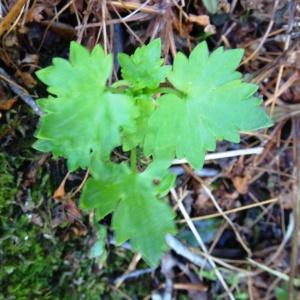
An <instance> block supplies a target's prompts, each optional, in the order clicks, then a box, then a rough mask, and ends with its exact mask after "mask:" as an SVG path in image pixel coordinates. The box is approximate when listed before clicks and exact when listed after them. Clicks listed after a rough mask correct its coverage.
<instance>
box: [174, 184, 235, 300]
mask: <svg viewBox="0 0 300 300" xmlns="http://www.w3.org/2000/svg"><path fill="white" fill-rule="evenodd" d="M171 195H172V197H173V199H174V200H175V201H176V203H177V204H178V207H179V209H180V211H181V213H182V215H183V217H184V219H185V220H186V223H187V225H188V226H189V228H190V229H191V231H192V233H193V235H194V237H195V238H196V240H197V242H198V244H199V246H200V247H201V249H202V251H203V252H204V253H205V254H206V257H207V260H208V262H209V263H210V265H211V266H212V268H213V270H214V271H215V274H216V276H217V277H218V279H219V281H220V283H221V284H222V286H223V288H224V290H225V291H226V293H227V294H228V296H229V298H230V299H231V300H235V298H234V296H233V294H232V292H231V291H230V289H229V287H228V285H227V283H226V281H225V280H224V278H223V275H222V274H221V272H220V271H219V269H218V268H217V266H216V264H215V262H214V261H213V260H212V258H211V256H210V255H209V253H208V250H207V248H206V246H205V244H204V242H203V240H202V238H201V236H200V235H199V233H198V231H197V229H196V227H195V225H194V224H193V222H192V221H191V219H190V216H189V215H188V213H187V211H186V210H185V207H184V205H183V204H182V202H181V201H180V199H178V196H177V193H176V192H175V190H174V189H171Z"/></svg>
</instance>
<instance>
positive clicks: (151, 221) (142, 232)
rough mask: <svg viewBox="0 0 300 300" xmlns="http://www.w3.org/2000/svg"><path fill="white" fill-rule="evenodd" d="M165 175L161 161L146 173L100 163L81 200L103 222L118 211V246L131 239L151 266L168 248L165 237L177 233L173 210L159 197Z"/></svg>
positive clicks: (115, 219) (83, 205)
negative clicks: (160, 186)
mask: <svg viewBox="0 0 300 300" xmlns="http://www.w3.org/2000/svg"><path fill="white" fill-rule="evenodd" d="M104 170H105V172H106V175H104V174H103V171H104ZM108 170H109V171H108ZM162 171H163V172H162ZM107 173H109V174H107ZM102 174H103V175H104V177H103V176H102ZM165 174H166V175H167V171H166V168H165V164H164V163H160V162H158V163H153V164H151V165H150V166H149V167H148V168H147V169H146V170H145V171H144V172H143V173H133V172H132V171H131V170H129V168H128V167H126V165H125V164H120V165H113V164H110V166H104V165H101V163H98V166H97V167H96V168H94V169H93V170H92V175H93V177H92V178H90V179H89V180H88V182H87V183H86V185H85V187H84V190H83V193H82V196H81V199H80V204H81V208H83V209H95V211H96V214H97V217H98V218H100V219H101V218H103V217H105V216H106V215H107V214H109V213H111V212H112V211H114V213H113V220H112V227H113V229H114V230H115V234H116V241H117V243H118V244H122V243H124V242H125V241H127V240H130V241H131V244H132V247H133V249H134V250H135V251H139V252H141V253H142V255H143V257H144V259H145V260H146V261H147V262H148V263H149V265H151V266H155V265H156V264H157V263H158V260H159V258H160V256H161V253H162V251H164V250H165V249H166V244H165V235H166V234H167V233H174V231H175V229H174V223H173V217H174V216H173V213H172V210H171V209H170V207H169V206H168V205H167V204H166V203H165V202H163V201H162V200H160V199H159V198H158V194H159V189H157V186H159V185H160V184H159V180H161V179H162V178H163V177H164V175H165Z"/></svg>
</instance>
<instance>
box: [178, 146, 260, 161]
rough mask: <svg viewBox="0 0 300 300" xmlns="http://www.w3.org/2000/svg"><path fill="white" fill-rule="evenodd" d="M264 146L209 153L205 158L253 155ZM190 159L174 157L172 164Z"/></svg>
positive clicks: (258, 152)
mask: <svg viewBox="0 0 300 300" xmlns="http://www.w3.org/2000/svg"><path fill="white" fill-rule="evenodd" d="M263 150H264V148H263V147H255V148H249V149H240V150H231V151H225V152H219V153H209V154H207V155H205V160H214V159H221V158H228V157H235V156H242V155H251V154H261V153H262V152H263ZM186 163H188V161H187V160H186V159H185V158H183V159H174V160H173V161H172V165H181V164H186Z"/></svg>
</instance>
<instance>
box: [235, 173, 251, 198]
mask: <svg viewBox="0 0 300 300" xmlns="http://www.w3.org/2000/svg"><path fill="white" fill-rule="evenodd" d="M232 182H233V185H234V187H235V188H236V190H237V191H238V192H239V193H240V194H246V193H247V192H248V183H249V180H248V177H247V176H236V177H234V178H233V179H232Z"/></svg>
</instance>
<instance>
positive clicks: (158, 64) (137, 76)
mask: <svg viewBox="0 0 300 300" xmlns="http://www.w3.org/2000/svg"><path fill="white" fill-rule="evenodd" d="M118 58H119V63H120V65H121V73H122V77H123V78H124V79H125V80H127V81H128V82H129V83H130V84H131V85H132V87H133V89H134V90H142V89H144V88H148V89H155V88H157V87H158V86H159V84H160V83H161V82H164V81H165V78H166V76H167V74H168V73H169V72H170V66H162V64H163V59H161V42H160V39H156V40H154V41H152V42H151V43H149V44H148V45H147V46H142V47H140V48H137V49H136V50H135V52H134V54H133V55H131V56H129V55H127V54H124V53H120V54H119V56H118Z"/></svg>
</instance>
